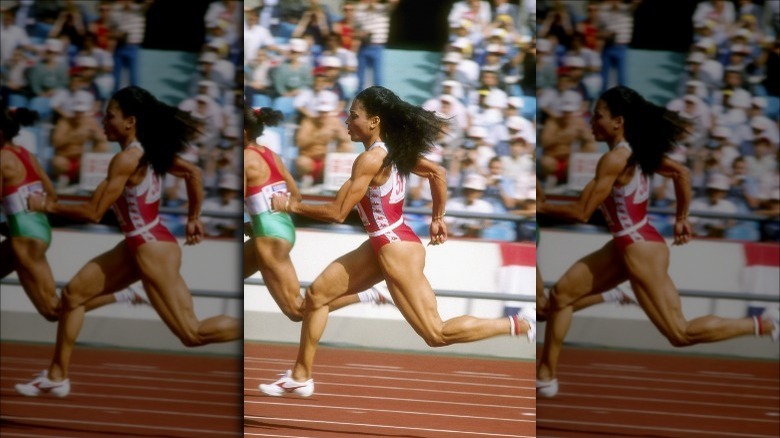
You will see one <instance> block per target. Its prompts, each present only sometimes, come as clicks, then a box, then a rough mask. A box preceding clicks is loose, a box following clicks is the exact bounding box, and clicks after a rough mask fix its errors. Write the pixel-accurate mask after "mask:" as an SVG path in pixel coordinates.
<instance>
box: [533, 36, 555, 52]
mask: <svg viewBox="0 0 780 438" xmlns="http://www.w3.org/2000/svg"><path fill="white" fill-rule="evenodd" d="M551 49H552V43H551V42H550V40H547V39H544V38H541V39H538V40H536V51H537V52H540V53H549V52H550V50H551Z"/></svg>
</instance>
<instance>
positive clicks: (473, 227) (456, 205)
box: [444, 173, 495, 237]
mask: <svg viewBox="0 0 780 438" xmlns="http://www.w3.org/2000/svg"><path fill="white" fill-rule="evenodd" d="M486 188H487V181H486V179H485V177H484V176H482V175H480V174H478V173H473V174H470V175H468V176H466V178H464V180H463V185H462V187H461V189H462V192H463V195H462V196H459V197H455V198H450V199H448V200H447V204H446V207H445V209H446V211H448V212H450V213H452V212H459V213H485V214H492V213H495V210H494V209H493V206H492V205H491V204H490V203H489V202H488V201H485V200H484V199H482V197H483V195H484V193H485V189H486ZM444 220H445V222H446V223H447V227H448V229H449V234H450V235H451V236H456V237H480V235H481V233H482V230H484V229H485V228H487V227H488V226H489V225H490V221H489V220H488V219H467V218H455V217H453V216H446V217H445V218H444Z"/></svg>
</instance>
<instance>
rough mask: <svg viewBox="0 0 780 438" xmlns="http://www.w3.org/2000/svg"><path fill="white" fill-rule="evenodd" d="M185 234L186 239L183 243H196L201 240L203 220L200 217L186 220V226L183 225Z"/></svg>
mask: <svg viewBox="0 0 780 438" xmlns="http://www.w3.org/2000/svg"><path fill="white" fill-rule="evenodd" d="M185 232H186V235H187V241H186V242H185V243H184V244H185V245H197V244H199V243H200V242H201V241H202V240H203V236H204V234H205V233H204V232H203V222H201V221H200V219H189V220H187V226H186V227H185Z"/></svg>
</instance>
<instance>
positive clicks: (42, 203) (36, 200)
mask: <svg viewBox="0 0 780 438" xmlns="http://www.w3.org/2000/svg"><path fill="white" fill-rule="evenodd" d="M27 209H28V210H30V211H35V212H38V213H45V212H46V193H32V194H30V196H29V197H28V198H27Z"/></svg>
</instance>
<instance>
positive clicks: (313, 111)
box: [293, 67, 344, 120]
mask: <svg viewBox="0 0 780 438" xmlns="http://www.w3.org/2000/svg"><path fill="white" fill-rule="evenodd" d="M323 102H327V103H328V105H332V106H333V107H334V108H335V109H334V111H335V112H336V114H338V113H340V112H341V111H342V110H343V109H344V106H343V104H344V102H342V101H340V100H339V96H338V95H337V94H336V93H334V92H333V91H331V90H329V89H328V77H327V72H326V71H325V69H324V68H323V67H317V68H315V69H314V84H313V85H312V87H311V88H308V87H305V88H303V89H301V91H300V92H299V93H298V95H297V96H295V100H294V101H293V105H294V106H295V109H296V110H298V112H299V113H300V116H301V120H302V119H304V118H317V117H319V115H320V114H319V109H318V107H319V106H320V105H321V104H322V103H323Z"/></svg>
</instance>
